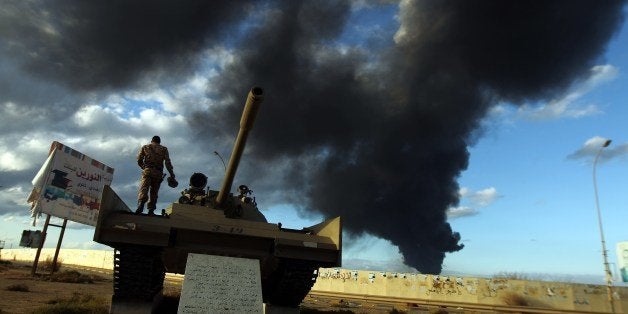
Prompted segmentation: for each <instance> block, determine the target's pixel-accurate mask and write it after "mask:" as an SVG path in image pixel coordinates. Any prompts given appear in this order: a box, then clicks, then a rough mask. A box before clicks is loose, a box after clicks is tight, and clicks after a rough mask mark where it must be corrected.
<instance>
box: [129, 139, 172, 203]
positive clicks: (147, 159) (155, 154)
mask: <svg viewBox="0 0 628 314" xmlns="http://www.w3.org/2000/svg"><path fill="white" fill-rule="evenodd" d="M164 163H165V164H166V169H167V170H168V172H169V173H170V178H168V180H169V181H171V180H172V181H175V179H174V177H175V176H174V172H173V170H172V163H171V162H170V156H169V155H168V148H166V147H165V146H161V138H159V136H157V135H155V136H153V139H152V140H151V142H150V144H147V145H144V146H142V148H140V152H139V153H138V155H137V164H138V165H139V166H140V168H142V178H141V179H140V189H139V192H138V193H137V210H136V211H135V213H136V214H141V213H142V212H143V211H144V204H146V201H147V200H148V214H149V215H154V214H155V213H154V212H155V208H156V206H157V193H158V192H159V186H160V185H161V181H163V180H164V177H165V174H164V173H163V169H164Z"/></svg>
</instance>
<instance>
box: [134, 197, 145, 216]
mask: <svg viewBox="0 0 628 314" xmlns="http://www.w3.org/2000/svg"><path fill="white" fill-rule="evenodd" d="M144 204H146V201H142V200H139V201H137V209H136V210H135V213H136V214H141V213H142V212H143V211H144Z"/></svg>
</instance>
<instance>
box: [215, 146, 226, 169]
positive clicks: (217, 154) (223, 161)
mask: <svg viewBox="0 0 628 314" xmlns="http://www.w3.org/2000/svg"><path fill="white" fill-rule="evenodd" d="M214 154H216V156H218V158H220V161H222V166H223V167H224V168H225V172H227V166H226V165H225V160H224V159H222V156H220V154H219V153H218V152H217V151H214Z"/></svg>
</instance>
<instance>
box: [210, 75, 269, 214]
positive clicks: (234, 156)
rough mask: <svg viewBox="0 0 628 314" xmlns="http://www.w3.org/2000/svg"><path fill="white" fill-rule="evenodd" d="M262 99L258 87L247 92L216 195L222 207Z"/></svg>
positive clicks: (217, 201) (218, 203) (217, 202)
mask: <svg viewBox="0 0 628 314" xmlns="http://www.w3.org/2000/svg"><path fill="white" fill-rule="evenodd" d="M263 100H264V91H263V90H262V89H261V88H260V87H253V88H252V89H251V91H250V92H249V94H248V96H247V98H246V103H245V104H244V111H243V112H242V118H241V119H240V131H239V132H238V137H236V140H235V143H234V144H233V151H232V152H231V157H230V158H229V165H228V166H227V171H226V172H225V178H224V179H223V180H222V187H221V188H220V192H218V196H216V205H217V206H218V207H222V206H223V205H224V202H225V200H226V199H227V196H228V195H229V193H230V192H231V185H233V178H234V177H235V175H236V171H237V170H238V165H239V164H240V157H242V152H244V146H245V145H246V139H247V138H248V135H249V131H251V129H252V128H253V123H254V122H255V117H256V116H257V110H258V109H259V106H260V104H261V103H262V101H263Z"/></svg>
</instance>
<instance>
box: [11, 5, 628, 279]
mask: <svg viewBox="0 0 628 314" xmlns="http://www.w3.org/2000/svg"><path fill="white" fill-rule="evenodd" d="M370 5H373V6H376V7H377V6H388V5H389V4H387V3H379V2H373V3H372V4H370ZM623 5H624V1H604V2H600V1H577V2H574V1H462V0H460V1H405V0H404V1H402V2H401V3H400V4H399V9H398V12H399V13H398V19H399V27H398V29H397V30H396V32H395V33H391V34H390V38H388V41H387V42H386V43H384V44H382V43H381V42H379V43H377V42H376V41H377V40H378V38H379V37H378V38H371V39H370V40H371V42H368V43H367V44H365V45H358V46H351V47H346V46H342V45H340V44H339V43H338V41H339V38H341V37H342V36H343V34H344V33H343V32H344V31H345V29H346V27H347V25H346V23H347V21H348V19H349V18H350V16H351V13H352V9H353V8H352V3H350V2H342V1H316V2H306V1H268V2H261V3H260V2H255V3H252V4H250V3H247V2H244V1H242V2H233V1H177V2H169V1H131V2H129V1H118V2H116V1H113V2H112V1H102V2H98V1H95V2H93V1H90V2H84V1H60V2H55V3H54V4H47V5H46V4H43V3H40V2H37V1H31V2H24V1H8V2H6V3H5V4H4V5H3V8H2V9H1V10H0V26H1V27H0V37H1V38H2V39H3V41H2V43H0V48H1V50H0V53H1V54H2V55H3V56H7V57H10V58H11V60H12V61H13V62H12V63H11V64H5V63H4V62H3V61H0V66H1V67H2V68H3V69H9V70H10V71H9V72H18V71H21V72H25V73H28V74H29V75H30V77H29V80H32V81H34V82H35V83H37V84H44V85H45V88H44V89H39V90H50V91H51V94H54V95H57V96H56V97H54V98H53V99H54V100H55V103H59V104H60V103H64V102H65V101H64V99H65V98H63V97H68V96H65V95H66V93H64V92H65V91H68V93H69V94H70V95H72V96H73V97H77V98H79V99H84V97H86V96H85V94H86V93H93V92H100V93H106V92H107V91H108V90H123V89H127V88H131V87H134V86H137V85H141V84H142V83H143V82H145V80H147V79H149V80H152V81H159V82H163V84H165V85H167V84H170V83H172V82H174V81H176V80H177V79H178V78H180V77H182V76H184V75H186V74H187V73H189V71H192V70H193V69H194V68H195V67H197V66H198V65H199V62H198V60H199V59H198V55H199V53H200V52H201V51H203V49H206V48H208V47H213V46H215V45H218V44H225V42H228V44H229V45H233V47H234V62H233V63H232V64H230V65H229V66H227V67H226V68H224V69H222V71H221V72H220V74H219V76H218V78H217V79H216V80H215V84H214V86H213V88H212V89H211V91H209V93H210V96H211V97H212V98H213V99H216V100H217V103H219V104H221V105H220V106H213V107H212V108H211V110H208V111H203V112H197V113H195V114H193V115H190V116H189V117H188V123H189V126H190V127H191V128H192V129H193V130H194V133H195V134H197V138H196V139H195V143H196V144H195V145H207V146H208V147H212V144H211V143H215V142H221V141H224V139H225V138H226V137H230V138H232V137H233V134H234V133H235V129H237V123H238V120H239V117H240V114H241V110H242V101H243V99H244V96H245V95H246V93H247V91H248V90H249V89H250V88H251V86H253V85H259V86H261V87H263V88H264V89H265V93H266V100H265V103H264V104H263V107H262V110H261V111H260V114H259V117H258V119H257V121H256V125H255V129H254V132H253V134H252V137H251V138H250V140H249V151H248V152H247V154H246V157H245V159H246V163H245V165H244V166H242V167H241V168H242V169H241V172H240V173H239V176H241V177H242V178H244V180H243V181H246V179H249V180H251V181H253V182H255V183H254V187H256V191H257V192H258V198H259V199H260V200H261V199H263V194H261V193H259V192H260V190H261V191H265V192H267V193H268V194H271V192H274V193H272V194H273V195H280V196H282V197H284V198H283V199H279V198H277V199H276V200H275V202H288V203H295V204H296V205H298V206H300V207H301V209H302V210H306V211H310V212H318V213H322V214H324V215H325V216H337V215H341V216H342V217H343V223H344V227H345V229H346V230H348V231H349V232H350V233H351V234H353V235H359V234H362V233H369V234H373V235H376V236H379V237H382V238H385V239H388V240H390V241H391V242H392V243H394V244H395V245H397V246H398V247H399V249H400V251H401V253H402V255H403V257H404V261H405V263H407V264H408V265H410V266H412V267H414V268H416V269H418V270H419V271H422V272H426V273H439V272H440V271H441V265H442V262H443V259H444V256H445V253H447V252H455V251H458V250H460V249H462V247H463V245H462V244H460V235H459V234H458V233H457V232H454V231H453V230H452V228H451V226H450V225H449V223H447V220H446V210H447V209H448V208H450V207H452V206H456V205H457V204H458V197H459V196H458V190H459V187H458V184H457V182H456V179H457V178H458V176H459V175H460V173H461V172H462V171H463V170H465V169H466V168H467V166H468V159H469V153H468V151H467V147H468V146H470V145H472V144H473V139H474V138H475V136H476V135H477V134H481V129H480V120H481V119H482V118H483V117H484V116H485V115H486V113H487V111H488V110H489V109H490V108H491V106H493V105H494V104H496V103H497V102H511V103H513V104H522V103H524V102H526V101H531V100H543V99H551V98H552V97H553V96H556V94H557V93H560V92H562V91H564V90H566V89H567V88H568V87H569V86H570V85H571V84H573V83H574V82H576V81H579V80H583V79H585V78H586V76H587V73H588V70H589V69H590V68H591V66H593V65H595V61H596V58H597V57H598V56H599V55H600V54H601V53H602V52H603V51H604V49H605V45H606V43H607V42H608V40H609V39H610V38H611V36H612V35H613V33H614V31H615V30H616V29H617V27H618V25H619V24H620V23H621V22H622V19H623V16H622V7H623ZM241 21H249V23H248V24H246V25H245V27H242V24H241V23H240V22H241ZM379 35H381V34H378V36H379ZM9 72H5V74H0V82H6V83H7V84H13V85H5V84H2V86H4V87H2V86H0V90H6V92H7V93H6V94H4V95H5V96H3V99H2V100H3V102H4V103H6V102H15V103H20V104H25V105H28V104H42V103H44V102H43V101H42V99H45V96H46V95H40V96H39V97H36V96H37V95H35V96H33V93H30V92H29V91H28V90H26V88H24V86H28V84H16V83H14V82H13V81H12V80H11V76H10V74H6V73H9ZM42 82H43V83H42ZM6 86H16V87H6ZM18 87H20V88H22V89H24V90H22V91H18V90H17V89H18ZM6 95H8V96H6ZM35 98H36V99H35ZM68 103H72V104H73V105H71V106H64V107H63V108H65V110H75V109H76V108H77V107H78V106H80V105H81V103H82V102H81V101H79V100H74V99H72V100H71V101H69V102H68ZM260 168H261V169H260ZM277 191H279V192H277ZM260 194H261V195H260ZM299 195H303V197H302V198H299Z"/></svg>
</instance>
